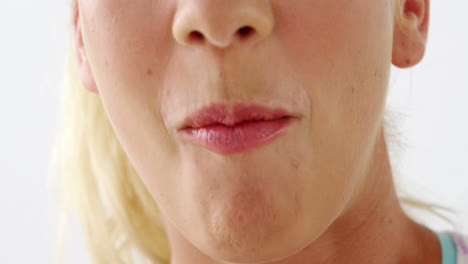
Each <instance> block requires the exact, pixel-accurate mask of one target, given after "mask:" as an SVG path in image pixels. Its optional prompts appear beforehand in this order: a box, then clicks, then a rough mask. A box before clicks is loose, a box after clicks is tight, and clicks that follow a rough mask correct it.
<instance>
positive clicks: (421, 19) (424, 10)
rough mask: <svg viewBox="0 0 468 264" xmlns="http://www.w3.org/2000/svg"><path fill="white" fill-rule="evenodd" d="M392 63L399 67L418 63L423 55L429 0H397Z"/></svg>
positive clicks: (427, 26) (427, 24)
mask: <svg viewBox="0 0 468 264" xmlns="http://www.w3.org/2000/svg"><path fill="white" fill-rule="evenodd" d="M397 1H400V4H401V8H399V9H398V8H397V9H396V11H395V12H396V14H395V23H394V31H393V32H394V33H393V50H392V63H393V65H395V66H397V67H400V68H407V67H411V66H414V65H416V64H418V63H419V62H420V61H421V60H422V59H423V57H424V52H425V50H426V41H427V33H428V28H429V0H397Z"/></svg>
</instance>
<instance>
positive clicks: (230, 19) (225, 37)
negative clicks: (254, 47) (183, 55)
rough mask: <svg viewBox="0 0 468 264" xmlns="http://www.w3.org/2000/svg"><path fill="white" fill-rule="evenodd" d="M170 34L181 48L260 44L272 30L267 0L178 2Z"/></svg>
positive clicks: (271, 16) (270, 11) (270, 12)
mask: <svg viewBox="0 0 468 264" xmlns="http://www.w3.org/2000/svg"><path fill="white" fill-rule="evenodd" d="M181 2H184V3H183V4H181V5H179V6H178V8H177V11H176V14H175V16H174V22H173V25H172V34H173V36H174V38H175V40H176V41H177V42H178V43H180V44H183V45H188V46H196V45H200V46H203V45H213V46H216V47H218V48H226V47H228V46H230V45H232V44H233V43H234V42H239V43H245V42H254V41H259V40H261V39H263V38H265V37H266V36H268V35H269V34H270V33H271V31H272V30H273V24H274V21H273V14H272V10H271V6H270V3H269V2H270V1H269V0H226V1H219V0H218V1H208V0H198V1H195V0H194V1H190V0H185V1H181Z"/></svg>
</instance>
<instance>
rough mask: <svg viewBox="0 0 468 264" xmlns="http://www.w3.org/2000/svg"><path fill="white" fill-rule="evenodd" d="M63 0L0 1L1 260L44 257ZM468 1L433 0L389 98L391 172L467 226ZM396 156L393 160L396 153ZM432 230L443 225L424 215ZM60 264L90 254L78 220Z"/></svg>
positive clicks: (51, 217)
mask: <svg viewBox="0 0 468 264" xmlns="http://www.w3.org/2000/svg"><path fill="white" fill-rule="evenodd" d="M68 13H69V12H68V0H67V1H58V0H51V1H35V0H21V1H16V0H6V1H2V4H1V7H0V81H1V86H0V87H1V88H0V89H1V90H0V91H1V93H0V122H1V123H0V165H1V176H0V177H1V178H0V179H1V183H0V202H1V208H2V209H1V215H0V248H1V250H0V261H1V262H2V263H8V264H9V263H52V256H53V250H54V245H55V244H54V243H55V238H54V237H55V234H56V223H57V220H56V206H55V203H56V199H55V197H54V193H52V192H51V191H50V188H49V187H48V184H47V175H48V174H49V170H48V162H49V154H50V148H51V144H52V141H53V137H54V133H55V128H56V122H57V117H58V108H59V94H60V84H61V78H62V77H61V75H62V66H63V62H64V59H63V57H64V53H65V50H66V47H67V43H68V33H67V27H68V24H69V23H68ZM467 14H468V2H466V1H461V0H440V1H432V7H431V26H430V34H429V43H428V47H427V53H426V58H425V59H424V60H423V62H422V63H421V64H420V65H418V66H416V67H414V68H412V69H409V70H398V69H392V70H393V72H392V81H391V86H390V94H389V105H390V106H391V107H392V108H396V109H397V112H398V113H400V114H399V117H398V118H399V121H398V122H399V123H398V126H399V131H400V133H401V134H402V136H403V137H402V139H403V143H404V150H403V151H402V152H401V153H400V154H399V156H398V160H399V162H398V169H396V170H395V171H396V172H397V173H398V174H399V176H398V177H401V178H404V182H406V187H407V189H409V190H412V193H413V194H415V195H417V196H418V197H420V198H424V199H426V200H430V201H433V202H437V203H440V204H443V205H447V206H449V207H451V208H454V209H458V210H460V211H461V213H460V216H459V217H458V218H455V219H456V220H457V221H458V223H459V224H463V223H467V224H466V225H465V226H462V227H460V228H461V229H462V231H464V232H465V233H468V194H467V192H468V65H467V64H468V18H467ZM395 160H396V159H395ZM429 222H430V225H431V227H432V228H434V229H444V228H447V226H446V225H443V224H442V223H440V222H438V221H436V220H434V219H432V218H430V219H429ZM71 229H72V231H71V236H69V237H68V240H67V246H66V258H65V263H89V261H88V257H87V253H86V251H85V249H84V246H83V240H82V237H81V234H80V230H79V227H78V226H77V224H76V223H75V224H73V226H72V228H71Z"/></svg>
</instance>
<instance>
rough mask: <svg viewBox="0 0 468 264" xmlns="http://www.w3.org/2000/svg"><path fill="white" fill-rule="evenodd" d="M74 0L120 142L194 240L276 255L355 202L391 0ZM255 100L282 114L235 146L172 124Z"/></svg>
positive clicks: (228, 254) (382, 75)
mask: <svg viewBox="0 0 468 264" xmlns="http://www.w3.org/2000/svg"><path fill="white" fill-rule="evenodd" d="M79 10H80V11H79V13H80V14H79V19H80V21H81V30H82V34H83V35H82V36H83V41H84V49H83V50H82V51H81V52H82V55H83V56H84V57H85V58H87V61H86V60H85V61H84V65H85V66H83V67H84V68H86V67H87V66H86V65H88V66H89V67H90V68H89V72H90V75H92V78H93V80H95V83H96V87H97V90H98V93H99V95H100V96H101V98H102V101H103V103H104V105H105V109H106V111H107V114H108V116H109V118H110V120H111V122H112V125H113V127H114V129H115V131H116V133H117V135H118V137H119V139H120V141H121V143H122V146H123V147H124V149H125V151H126V152H127V154H128V157H129V158H130V160H131V161H132V163H133V165H134V166H135V168H136V169H137V171H138V172H139V174H140V176H141V178H142V179H143V181H144V183H145V184H146V186H147V187H148V189H149V191H150V192H151V194H152V195H153V197H154V199H155V201H156V202H157V204H158V205H159V207H160V209H161V211H162V213H163V215H164V217H165V218H166V219H167V220H168V223H170V225H172V226H174V227H176V229H177V230H178V232H180V234H181V235H182V236H183V237H184V238H185V239H187V240H188V241H190V242H191V243H192V244H193V245H194V246H195V247H197V248H198V249H199V250H201V251H203V252H204V253H205V254H207V255H209V256H212V257H214V258H218V259H223V260H227V261H247V260H249V261H265V260H272V259H278V258H282V257H285V256H287V255H290V254H292V253H294V252H296V251H297V250H300V249H301V248H303V247H304V246H306V245H307V244H308V243H309V242H310V241H312V240H314V239H315V238H317V237H318V236H319V235H320V234H321V233H323V232H324V231H325V230H326V229H327V227H329V226H330V225H331V223H332V222H333V221H334V220H335V219H336V218H337V217H338V216H339V215H340V214H341V213H342V212H343V211H344V210H345V209H346V207H347V206H348V205H349V201H350V200H351V199H352V198H353V197H354V196H355V194H356V190H358V186H359V185H360V184H361V182H362V181H363V180H364V176H365V174H364V171H365V169H366V167H367V165H368V164H369V160H370V157H371V154H372V151H373V147H374V144H375V138H376V135H377V133H378V132H379V129H380V128H381V121H382V117H383V113H384V106H385V100H386V94H387V84H388V79H389V71H390V65H391V62H392V41H393V26H394V25H393V24H394V21H393V16H394V14H393V9H392V3H391V1H390V0H354V1H349V0H333V1H330V0H289V1H283V0H269V1H268V0H236V1H208V0H171V1H168V0H79ZM246 27H248V29H246ZM239 29H241V30H239ZM83 67H82V69H83ZM83 72H85V73H84V75H86V70H82V76H83ZM88 77H89V76H88ZM84 78H86V77H84ZM250 104H257V105H261V106H265V107H269V108H274V109H279V108H281V109H283V110H282V111H283V113H282V116H288V117H289V118H288V119H287V124H286V125H285V126H282V129H281V130H280V131H279V132H278V131H276V130H275V131H276V132H278V133H276V132H275V133H276V134H275V133H274V135H271V138H268V140H265V141H264V142H263V141H262V142H263V143H261V144H254V145H252V146H250V147H245V146H244V147H241V148H236V147H234V148H232V146H230V145H229V144H227V143H226V142H221V143H219V142H218V143H219V144H218V143H216V142H215V143H213V142H211V143H210V139H209V138H208V139H207V140H208V141H203V140H202V142H201V143H200V142H198V143H197V141H193V140H191V138H190V137H187V133H184V132H182V131H181V130H180V129H181V128H182V127H183V126H184V124H185V123H184V121H186V118H187V117H188V116H190V115H192V114H193V113H194V112H195V111H197V110H200V109H202V108H205V109H206V107H210V106H217V107H220V106H221V107H225V108H223V109H227V110H225V111H227V112H229V111H231V110H232V109H236V106H237V107H238V106H239V105H241V106H245V105H250ZM231 107H233V108H231ZM217 109H220V108H217ZM220 111H221V110H220ZM223 111H224V110H222V111H221V112H223ZM260 112H261V111H260ZM262 114H264V113H263V112H261V113H260V115H262ZM231 117H232V116H230V115H228V116H227V117H226V118H231ZM203 118H205V117H202V118H201V119H196V120H195V121H194V123H197V122H202V123H203V122H204V121H206V120H205V119H203ZM218 121H219V120H218ZM219 122H221V121H219ZM254 123H255V122H254ZM202 125H203V124H202ZM192 126H193V127H197V126H196V124H192ZM220 127H222V128H221V130H222V129H225V128H226V127H224V126H220ZM218 128H219V127H218ZM268 129H269V128H268ZM268 129H267V130H266V133H269V130H268ZM214 130H216V129H214ZM199 131H201V130H199ZM203 131H208V130H203ZM209 131H211V130H209ZM242 131H243V130H241V132H242ZM251 132H252V131H250V132H249V133H251ZM270 132H271V131H270ZM254 134H255V133H254ZM216 135H217V134H216ZM269 135H270V134H269ZM257 136H258V135H257ZM215 137H216V136H215ZM254 137H255V135H254ZM258 137H260V139H261V140H262V138H261V135H260V136H258ZM241 138H242V139H245V138H244V137H241ZM218 139H219V138H218ZM255 140H257V141H258V140H259V139H258V138H254V141H255ZM215 141H216V140H215ZM221 141H222V140H221ZM228 141H229V140H228ZM257 141H255V142H257ZM205 143H206V144H205ZM224 143H226V144H227V146H225V145H223V144H224ZM228 143H229V142H228ZM257 143H258V142H257ZM210 144H211V145H210ZM217 144H218V145H217ZM220 144H221V145H220ZM241 145H242V142H241Z"/></svg>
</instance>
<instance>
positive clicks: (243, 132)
mask: <svg viewBox="0 0 468 264" xmlns="http://www.w3.org/2000/svg"><path fill="white" fill-rule="evenodd" d="M296 118H298V116H297V115H294V114H291V113H289V112H287V111H286V110H285V109H283V108H280V107H275V108H271V107H266V106H262V105H259V104H236V105H231V106H228V105H222V104H213V105H210V106H208V107H203V108H201V109H199V110H197V111H195V112H194V113H192V114H191V115H190V116H188V117H187V118H186V119H185V121H184V123H183V125H182V126H181V127H180V128H179V129H178V134H179V135H180V136H181V137H182V138H184V139H186V140H188V141H189V142H191V143H194V144H197V145H200V146H202V147H204V148H206V149H209V150H211V151H214V152H217V153H220V154H231V153H236V152H242V151H246V150H249V149H253V148H257V147H260V146H262V145H264V144H267V143H269V142H271V141H273V140H274V139H275V138H277V137H278V136H279V135H280V134H283V133H284V132H286V130H287V128H288V127H289V126H290V125H291V122H292V121H293V119H296Z"/></svg>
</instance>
